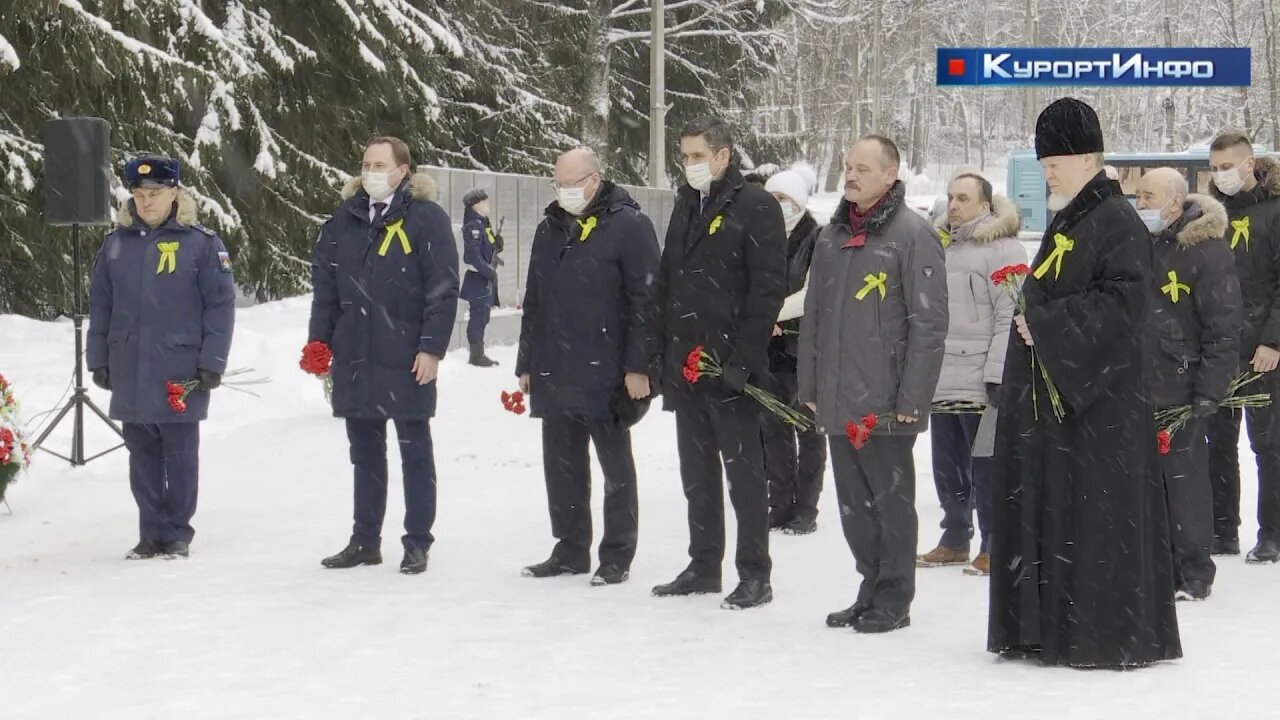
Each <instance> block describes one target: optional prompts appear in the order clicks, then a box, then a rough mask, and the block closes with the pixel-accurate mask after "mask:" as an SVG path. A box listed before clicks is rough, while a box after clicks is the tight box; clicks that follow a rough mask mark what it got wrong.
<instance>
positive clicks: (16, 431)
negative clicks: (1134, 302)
mask: <svg viewBox="0 0 1280 720" xmlns="http://www.w3.org/2000/svg"><path fill="white" fill-rule="evenodd" d="M18 409H19V406H18V399H17V398H16V397H14V394H13V387H12V386H11V385H10V384H9V381H8V380H6V379H5V377H4V376H3V375H0V500H4V491H5V488H7V487H8V486H9V483H12V482H14V481H15V480H16V479H17V477H18V474H19V473H21V472H22V471H24V470H26V469H27V468H28V467H29V466H30V465H31V446H30V445H28V444H27V438H26V434H25V433H24V432H23V430H22V423H21V422H20V421H19V420H18Z"/></svg>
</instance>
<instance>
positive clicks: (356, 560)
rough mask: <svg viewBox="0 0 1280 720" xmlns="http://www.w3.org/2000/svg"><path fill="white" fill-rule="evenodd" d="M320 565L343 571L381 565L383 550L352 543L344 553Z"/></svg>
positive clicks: (344, 549)
mask: <svg viewBox="0 0 1280 720" xmlns="http://www.w3.org/2000/svg"><path fill="white" fill-rule="evenodd" d="M320 564H321V565H323V566H325V567H327V568H330V569H337V570H342V569H346V568H353V567H356V566H358V565H381V564H382V550H381V549H379V548H367V547H362V546H360V545H357V544H356V543H354V542H352V543H350V544H349V545H347V546H346V547H345V548H343V550H342V552H340V553H338V554H337V555H330V556H329V557H327V558H325V559H323V560H321V561H320Z"/></svg>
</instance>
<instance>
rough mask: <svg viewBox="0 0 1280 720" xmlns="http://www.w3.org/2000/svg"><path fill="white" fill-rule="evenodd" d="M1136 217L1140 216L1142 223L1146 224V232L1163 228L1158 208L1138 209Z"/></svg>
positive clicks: (1158, 230)
mask: <svg viewBox="0 0 1280 720" xmlns="http://www.w3.org/2000/svg"><path fill="white" fill-rule="evenodd" d="M1138 217H1140V218H1142V224H1143V225H1146V226H1147V231H1148V232H1152V233H1158V232H1160V231H1161V230H1163V229H1164V218H1163V217H1161V216H1160V208H1150V209H1147V210H1139V211H1138Z"/></svg>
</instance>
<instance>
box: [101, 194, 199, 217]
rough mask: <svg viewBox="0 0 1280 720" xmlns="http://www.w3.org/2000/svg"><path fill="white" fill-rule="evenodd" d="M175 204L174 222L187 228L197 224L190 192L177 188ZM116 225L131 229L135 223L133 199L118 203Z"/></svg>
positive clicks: (193, 201) (193, 200) (193, 197)
mask: <svg viewBox="0 0 1280 720" xmlns="http://www.w3.org/2000/svg"><path fill="white" fill-rule="evenodd" d="M177 204H178V211H177V212H176V213H174V216H173V218H172V219H173V220H174V221H176V222H177V223H178V224H179V225H185V226H187V227H191V226H192V225H196V224H199V222H200V219H199V218H198V217H197V216H196V198H195V196H194V195H192V194H191V191H190V190H187V189H186V188H184V187H180V188H178V200H177ZM116 223H117V224H118V225H120V227H133V226H134V224H136V223H137V218H135V217H134V216H133V198H129V199H128V200H125V201H124V202H122V203H120V207H119V208H118V209H117V210H116Z"/></svg>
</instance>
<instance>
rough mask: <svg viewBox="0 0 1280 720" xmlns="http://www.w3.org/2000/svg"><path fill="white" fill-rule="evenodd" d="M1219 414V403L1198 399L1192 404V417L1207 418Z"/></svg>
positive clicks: (1207, 399)
mask: <svg viewBox="0 0 1280 720" xmlns="http://www.w3.org/2000/svg"><path fill="white" fill-rule="evenodd" d="M1216 412H1218V403H1216V402H1214V401H1212V400H1210V399H1209V398H1202V397H1198V398H1196V399H1195V402H1193V403H1191V417H1194V418H1206V417H1209V416H1210V415H1213V414H1214V413H1216Z"/></svg>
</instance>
